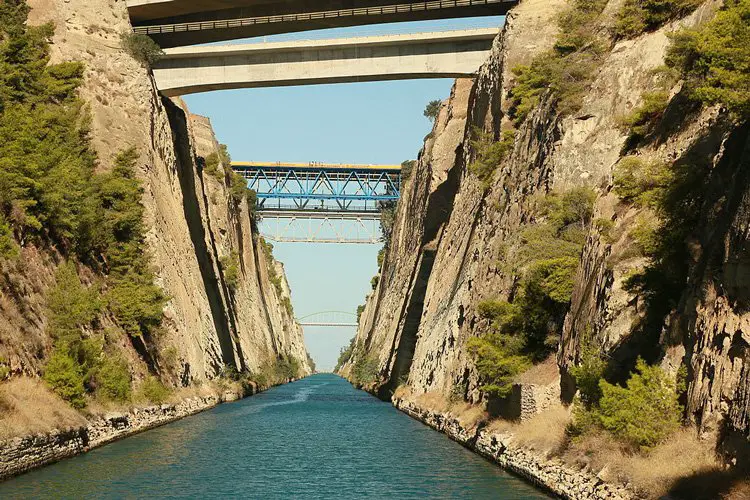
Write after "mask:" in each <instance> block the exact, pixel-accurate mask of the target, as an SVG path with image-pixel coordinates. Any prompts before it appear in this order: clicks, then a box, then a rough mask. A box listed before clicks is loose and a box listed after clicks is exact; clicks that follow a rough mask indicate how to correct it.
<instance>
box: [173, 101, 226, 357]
mask: <svg viewBox="0 0 750 500" xmlns="http://www.w3.org/2000/svg"><path fill="white" fill-rule="evenodd" d="M162 102H163V103H164V107H165V109H166V110H167V115H168V116H169V124H170V126H171V128H172V134H173V137H174V140H175V144H174V149H175V154H176V156H177V166H176V172H177V177H178V179H179V182H180V188H181V191H182V206H183V212H184V214H185V220H186V221H187V225H188V232H189V233H190V240H191V242H192V244H193V249H194V251H195V257H196V259H197V260H198V268H199V270H200V273H201V279H202V281H203V288H204V289H205V291H206V296H207V298H208V304H209V307H210V308H211V319H212V320H213V323H214V327H215V328H216V333H217V335H218V337H219V345H220V347H221V356H222V362H223V364H224V365H230V366H234V347H233V343H232V338H231V330H230V325H229V320H228V318H227V314H225V308H224V301H223V300H222V297H221V290H220V283H219V279H218V277H217V275H216V271H215V269H214V265H213V262H212V259H211V255H215V249H209V248H208V244H207V243H206V237H207V234H206V228H205V226H204V225H203V219H202V217H201V208H200V202H199V200H198V191H197V186H196V182H195V179H196V175H195V174H196V173H195V171H194V170H193V166H194V165H195V160H194V156H193V154H192V151H191V149H190V144H189V139H188V137H189V132H188V126H187V117H186V116H185V112H184V111H183V110H182V109H180V108H179V107H178V106H177V105H175V104H174V103H172V102H171V101H170V100H169V99H162ZM214 368H215V369H216V370H217V371H220V370H221V369H222V368H223V366H218V367H214Z"/></svg>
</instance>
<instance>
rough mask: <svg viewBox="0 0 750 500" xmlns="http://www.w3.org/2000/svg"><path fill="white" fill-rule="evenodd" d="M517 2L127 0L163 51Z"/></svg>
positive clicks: (451, 14)
mask: <svg viewBox="0 0 750 500" xmlns="http://www.w3.org/2000/svg"><path fill="white" fill-rule="evenodd" d="M517 1H518V0H431V1H424V0H422V1H419V0H127V5H128V11H129V13H130V19H131V22H132V24H133V27H134V29H135V32H136V33H142V34H145V35H149V36H151V37H152V38H153V39H154V40H155V41H156V42H157V43H158V44H159V45H161V46H162V47H163V48H167V47H178V46H184V45H195V44H200V43H207V42H217V41H222V40H233V39H239V38H251V37H257V36H265V35H274V34H279V33H292V32H298V31H307V30H316V29H326V28H337V27H343V26H361V25H367V24H380V23H393V22H402V21H421V20H430V19H452V18H461V17H477V16H499V15H504V14H506V13H507V12H508V9H510V8H511V7H512V6H513V5H515V4H516V3H517Z"/></svg>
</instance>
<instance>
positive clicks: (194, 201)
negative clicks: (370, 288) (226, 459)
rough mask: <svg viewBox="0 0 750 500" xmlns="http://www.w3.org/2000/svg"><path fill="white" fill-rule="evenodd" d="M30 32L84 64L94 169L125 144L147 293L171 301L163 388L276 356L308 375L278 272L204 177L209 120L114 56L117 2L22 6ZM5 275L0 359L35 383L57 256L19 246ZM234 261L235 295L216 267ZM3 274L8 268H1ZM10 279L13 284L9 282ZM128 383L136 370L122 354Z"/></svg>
mask: <svg viewBox="0 0 750 500" xmlns="http://www.w3.org/2000/svg"><path fill="white" fill-rule="evenodd" d="M29 4H30V5H31V7H32V12H31V15H30V19H29V21H30V23H32V24H38V23H43V22H47V21H52V22H54V23H55V26H56V31H55V36H54V40H53V44H52V59H53V62H57V61H66V60H76V61H82V62H84V64H85V66H86V71H85V81H84V84H83V86H82V89H81V96H82V98H83V99H84V100H85V101H86V103H87V104H88V106H89V109H90V114H91V117H92V121H91V139H92V143H93V146H94V149H95V151H96V153H97V155H98V158H99V167H98V168H100V169H103V170H106V169H108V168H110V166H111V164H112V160H113V157H114V156H115V155H116V154H117V153H118V152H119V151H122V150H123V149H126V148H127V147H130V146H135V147H136V148H137V149H138V151H139V153H140V160H139V169H138V177H139V178H140V180H141V181H142V183H143V187H144V192H143V205H144V207H145V210H146V215H145V218H146V221H145V222H146V225H147V227H148V228H149V233H148V238H147V240H148V241H147V243H148V247H149V251H150V253H151V256H152V259H151V260H152V263H153V266H154V268H155V271H156V275H157V282H158V283H157V284H158V285H159V286H160V287H161V288H162V289H163V290H164V292H165V293H166V294H167V295H168V297H169V302H168V304H167V306H166V308H165V311H164V314H165V319H164V322H163V328H162V331H161V332H160V334H159V335H158V337H157V338H155V339H153V349H154V351H155V355H156V360H157V361H156V362H157V365H158V366H157V367H156V368H157V369H158V371H159V374H160V375H161V376H162V378H164V379H165V380H168V381H171V382H173V383H174V384H175V385H188V384H190V383H193V382H202V381H205V380H207V379H210V378H213V377H215V376H216V375H217V374H219V373H220V372H221V371H222V370H223V369H224V367H225V366H227V365H229V366H234V367H236V368H237V369H238V370H248V371H252V370H256V369H258V368H259V367H260V366H261V365H263V364H265V363H268V362H273V361H274V360H276V359H279V358H281V357H294V358H297V360H298V361H299V363H300V365H301V366H302V369H303V372H304V373H309V367H308V366H307V357H306V355H305V348H304V345H303V339H302V333H301V329H300V327H299V326H298V325H297V324H296V322H295V321H294V318H293V316H292V315H291V314H290V311H288V310H287V307H286V306H285V304H284V303H285V301H286V300H285V297H286V298H287V300H288V295H289V290H288V287H286V288H284V289H283V290H282V292H281V293H279V292H278V291H277V290H276V287H274V286H273V285H272V284H271V282H270V281H269V277H268V269H269V268H270V267H274V268H276V267H278V269H279V272H281V273H283V268H282V267H279V264H278V263H276V262H275V261H274V260H273V258H272V257H270V256H269V255H266V254H265V253H264V252H263V251H262V250H261V246H260V242H259V241H258V235H257V233H256V232H255V229H254V227H253V224H252V221H251V216H250V214H249V213H248V206H247V203H246V202H245V201H242V202H241V203H240V204H239V206H235V204H233V203H232V202H231V200H230V196H229V190H228V180H229V179H228V178H227V177H226V176H224V177H223V178H217V177H214V176H210V175H207V173H206V172H204V171H203V165H204V159H205V157H206V156H208V155H209V154H211V153H213V152H215V151H217V148H218V144H217V141H216V139H215V137H214V134H213V131H212V129H211V126H210V123H209V121H208V120H207V119H205V118H202V117H197V116H194V115H191V114H190V112H189V111H188V110H187V108H186V107H185V105H184V103H182V102H179V101H175V102H173V101H170V100H167V99H164V98H162V97H161V96H160V95H159V94H158V92H157V91H156V89H155V85H154V82H153V80H152V78H151V76H150V73H149V71H148V70H147V69H145V68H143V67H142V66H141V65H140V64H139V63H138V62H136V61H135V60H134V59H133V58H132V57H131V56H130V55H128V54H127V53H126V52H125V51H124V50H123V49H122V48H121V43H120V33H121V32H124V31H127V30H128V29H130V26H129V19H128V15H127V10H126V6H125V2H119V1H114V0H92V1H86V2H78V1H76V2H69V1H67V0H32V1H30V2H29ZM23 252H24V254H23V259H20V263H18V264H12V265H16V266H18V267H17V268H15V269H4V273H3V276H4V279H5V280H6V282H5V283H4V284H3V289H4V290H6V291H12V294H8V293H3V296H2V304H1V305H0V356H2V357H3V358H4V359H5V360H6V362H7V364H8V365H9V366H10V368H11V372H12V373H13V374H20V373H26V374H30V375H36V374H38V373H39V372H40V370H41V367H42V366H43V363H44V360H45V359H46V353H48V352H49V350H50V348H51V340H50V339H49V338H48V337H47V336H46V335H45V327H46V322H47V320H46V309H45V300H44V296H45V293H46V290H47V288H48V287H49V286H50V285H51V284H52V282H53V276H54V269H55V265H56V263H57V261H59V259H60V256H59V255H57V254H55V253H53V252H49V251H46V250H39V249H35V248H33V247H27V248H25V249H24V250H23ZM232 253H236V254H237V256H238V258H239V267H240V272H239V281H238V284H237V286H236V287H235V288H234V290H232V289H230V288H231V287H230V286H229V284H228V283H227V282H226V278H225V275H224V272H223V270H222V267H221V265H220V262H221V259H222V258H223V257H228V256H231V255H232ZM9 265H11V264H9ZM11 276H12V279H11ZM123 348H124V349H130V351H131V354H130V358H131V361H132V366H133V371H134V375H135V376H136V378H138V377H140V376H143V375H144V374H145V372H146V366H145V364H144V363H143V362H142V361H141V360H139V357H138V355H137V354H136V353H135V351H133V350H132V348H131V347H128V346H124V347H123Z"/></svg>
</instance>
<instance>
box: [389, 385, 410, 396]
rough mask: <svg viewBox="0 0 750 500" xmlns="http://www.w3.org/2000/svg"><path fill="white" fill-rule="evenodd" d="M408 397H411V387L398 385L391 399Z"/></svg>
mask: <svg viewBox="0 0 750 500" xmlns="http://www.w3.org/2000/svg"><path fill="white" fill-rule="evenodd" d="M409 396H411V387H409V386H408V385H406V384H401V385H399V386H398V387H396V390H395V391H393V397H394V398H396V399H407V398H408V397H409Z"/></svg>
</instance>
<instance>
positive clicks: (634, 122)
mask: <svg viewBox="0 0 750 500" xmlns="http://www.w3.org/2000/svg"><path fill="white" fill-rule="evenodd" d="M642 98H643V103H642V104H641V105H640V106H638V107H637V108H635V109H634V110H633V111H632V112H631V113H630V114H629V115H628V116H626V117H625V118H624V119H623V120H622V124H623V125H624V126H625V127H627V128H628V130H629V131H630V138H629V140H630V141H637V140H640V139H642V138H643V137H646V136H647V135H648V134H650V133H651V132H652V131H653V129H654V127H655V125H656V123H658V121H659V120H660V119H661V117H662V115H664V111H665V110H666V109H667V105H668V104H669V92H667V91H664V90H657V91H655V92H646V93H644V94H643V96H642Z"/></svg>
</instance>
